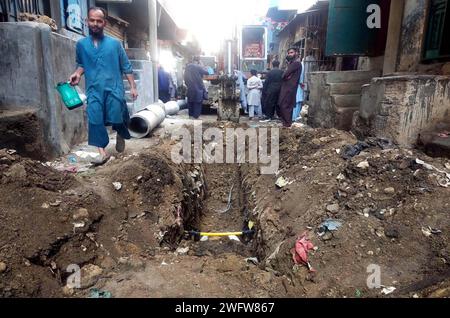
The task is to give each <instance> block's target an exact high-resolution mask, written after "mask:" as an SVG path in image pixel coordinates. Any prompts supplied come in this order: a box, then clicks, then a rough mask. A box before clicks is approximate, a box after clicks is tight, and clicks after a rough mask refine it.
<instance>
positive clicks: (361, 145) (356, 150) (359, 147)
mask: <svg viewBox="0 0 450 318" xmlns="http://www.w3.org/2000/svg"><path fill="white" fill-rule="evenodd" d="M369 147H370V146H369V145H368V144H367V143H365V142H362V141H359V142H358V143H357V144H355V145H347V146H345V147H344V149H343V150H342V151H341V152H342V155H341V157H342V158H343V159H345V160H348V159H351V158H353V157H355V156H357V155H359V154H360V153H361V151H363V150H364V149H367V148H369Z"/></svg>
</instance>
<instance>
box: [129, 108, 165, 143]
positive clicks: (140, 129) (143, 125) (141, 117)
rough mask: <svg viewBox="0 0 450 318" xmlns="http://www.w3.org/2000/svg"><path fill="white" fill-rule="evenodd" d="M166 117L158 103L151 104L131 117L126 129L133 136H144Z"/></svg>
mask: <svg viewBox="0 0 450 318" xmlns="http://www.w3.org/2000/svg"><path fill="white" fill-rule="evenodd" d="M165 118H166V113H165V111H164V109H163V108H162V107H161V105H160V104H152V105H149V106H147V107H146V108H145V109H144V110H142V111H140V112H138V113H136V114H135V115H133V117H131V120H130V125H129V127H128V130H129V131H130V135H131V137H133V138H144V137H146V136H148V134H150V132H151V131H152V130H153V129H155V128H156V127H158V126H159V125H160V124H161V123H162V122H163V121H164V119H165Z"/></svg>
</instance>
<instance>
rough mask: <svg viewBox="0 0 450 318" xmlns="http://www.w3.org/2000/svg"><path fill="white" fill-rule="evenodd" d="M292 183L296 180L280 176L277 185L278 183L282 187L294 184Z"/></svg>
mask: <svg viewBox="0 0 450 318" xmlns="http://www.w3.org/2000/svg"><path fill="white" fill-rule="evenodd" d="M292 183H294V180H291V181H289V180H288V179H286V178H284V177H279V178H278V179H277V181H276V183H275V185H276V186H277V187H278V188H280V189H282V188H284V187H285V186H287V185H290V184H292Z"/></svg>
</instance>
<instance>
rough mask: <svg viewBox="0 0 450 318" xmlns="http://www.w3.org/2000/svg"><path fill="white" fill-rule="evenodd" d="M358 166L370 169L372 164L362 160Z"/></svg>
mask: <svg viewBox="0 0 450 318" xmlns="http://www.w3.org/2000/svg"><path fill="white" fill-rule="evenodd" d="M357 167H358V168H360V169H368V168H369V167H370V165H369V162H368V161H362V162H360V163H358V165H357Z"/></svg>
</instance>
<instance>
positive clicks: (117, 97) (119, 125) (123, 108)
mask: <svg viewBox="0 0 450 318" xmlns="http://www.w3.org/2000/svg"><path fill="white" fill-rule="evenodd" d="M106 17H107V13H106V11H105V10H104V9H102V8H97V7H93V8H90V9H89V12H88V19H87V24H88V26H89V34H90V35H89V37H86V38H84V39H81V40H79V41H78V42H77V45H76V62H77V66H78V68H77V70H76V71H75V73H74V74H72V75H71V76H70V83H71V84H72V85H74V86H75V85H78V83H79V82H80V79H81V76H83V74H84V75H85V78H86V93H87V94H86V95H87V98H88V99H87V100H88V107H87V115H88V122H89V131H88V134H89V145H91V146H95V147H97V148H98V150H99V153H100V158H99V159H97V160H94V161H93V162H92V163H93V164H94V165H103V164H105V163H106V162H107V161H108V160H109V158H110V155H109V154H107V153H106V151H105V148H106V146H108V144H109V136H108V132H107V130H106V126H112V128H113V130H115V131H116V132H117V143H116V150H117V151H118V152H123V151H124V150H125V139H130V138H131V136H130V133H129V131H128V122H129V119H130V116H129V113H128V108H127V104H126V101H125V90H124V85H123V77H122V75H123V74H125V75H126V77H127V79H128V82H129V83H130V93H131V96H132V98H133V100H136V98H137V97H138V93H137V90H136V84H135V82H134V76H133V69H132V67H131V64H130V62H129V60H128V57H127V55H126V53H125V50H124V49H123V47H122V44H121V43H120V42H119V41H118V40H116V39H113V38H111V37H109V36H106V35H104V34H103V29H104V28H105V26H106Z"/></svg>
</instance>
